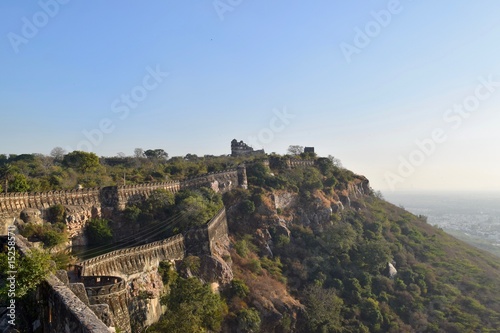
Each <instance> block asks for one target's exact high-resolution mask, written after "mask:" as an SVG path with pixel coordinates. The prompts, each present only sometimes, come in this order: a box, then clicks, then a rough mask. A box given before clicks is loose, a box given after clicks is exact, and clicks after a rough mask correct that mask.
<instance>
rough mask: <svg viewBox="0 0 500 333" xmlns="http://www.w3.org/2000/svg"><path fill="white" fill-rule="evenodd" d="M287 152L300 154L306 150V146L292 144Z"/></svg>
mask: <svg viewBox="0 0 500 333" xmlns="http://www.w3.org/2000/svg"><path fill="white" fill-rule="evenodd" d="M287 152H288V154H290V155H295V156H298V155H300V154H302V153H303V152H304V147H303V146H298V145H291V146H288V150H287Z"/></svg>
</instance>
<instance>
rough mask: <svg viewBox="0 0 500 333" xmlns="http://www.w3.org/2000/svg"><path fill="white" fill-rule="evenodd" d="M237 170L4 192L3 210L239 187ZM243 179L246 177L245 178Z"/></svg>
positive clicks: (117, 203)
mask: <svg viewBox="0 0 500 333" xmlns="http://www.w3.org/2000/svg"><path fill="white" fill-rule="evenodd" d="M238 181H239V178H238V171H237V170H236V169H230V170H225V171H222V172H212V173H208V174H205V175H202V176H198V177H194V178H190V179H186V180H183V181H169V182H155V183H147V184H137V185H123V186H108V187H98V188H84V189H75V190H67V191H49V192H29V193H27V192H25V193H18V192H15V193H0V212H9V213H19V212H21V211H22V210H23V209H25V208H36V209H39V210H43V209H47V208H49V207H51V206H54V205H56V204H61V205H68V206H97V205H100V206H106V207H117V208H123V207H124V206H125V205H126V204H127V203H128V202H134V201H140V200H143V199H144V198H147V197H148V196H149V195H150V194H151V192H153V191H155V190H158V189H162V190H166V191H169V192H172V193H175V192H178V191H179V190H181V189H183V188H196V187H201V186H209V187H211V188H212V189H213V190H215V191H216V192H226V191H228V190H230V189H232V188H235V187H237V186H239V182H238ZM242 181H243V180H242Z"/></svg>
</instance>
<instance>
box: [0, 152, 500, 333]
mask: <svg viewBox="0 0 500 333" xmlns="http://www.w3.org/2000/svg"><path fill="white" fill-rule="evenodd" d="M68 155H70V156H69V157H67V156H68ZM68 155H65V156H64V157H62V158H61V159H56V158H52V159H48V158H47V157H43V158H42V157H41V156H36V155H26V156H24V157H21V158H19V157H15V158H14V159H13V160H10V161H9V163H8V165H9V167H8V168H6V167H5V166H6V163H5V164H4V169H3V170H4V171H5V170H7V171H9V173H8V175H9V176H8V178H7V177H4V178H6V179H7V180H8V181H9V184H7V186H8V187H9V188H11V186H14V185H12V184H16V185H15V186H16V188H17V189H20V190H25V191H26V190H28V189H34V188H37V189H40V188H42V189H45V190H59V189H71V188H74V187H75V186H76V185H77V184H80V185H82V184H83V185H82V186H84V187H90V186H97V185H99V186H106V185H117V184H122V182H123V183H125V184H134V183H143V182H144V181H148V180H149V181H150V182H151V181H152V182H154V181H175V180H183V179H186V178H189V177H193V176H199V175H202V174H204V173H207V172H214V171H223V170H226V169H228V168H235V167H237V166H241V165H242V163H245V164H246V175H247V182H248V186H246V185H245V186H244V187H239V188H233V189H232V190H230V191H225V193H224V194H223V195H221V194H220V193H216V192H214V190H213V189H211V188H201V189H199V190H189V191H180V192H178V193H175V195H174V194H172V193H170V194H169V193H166V192H164V191H161V190H158V191H153V192H151V194H150V196H149V197H148V198H146V199H144V200H142V201H134V202H130V203H129V204H127V206H126V207H124V208H123V209H122V210H121V211H120V212H118V213H115V214H118V215H115V216H114V217H113V219H115V221H109V222H110V224H109V226H105V227H106V228H109V232H110V235H109V237H111V238H112V237H116V235H117V234H120V232H121V233H123V232H124V230H126V229H127V224H130V225H135V226H136V227H135V228H136V229H135V230H137V233H139V232H140V230H142V229H147V228H159V226H161V221H162V220H163V219H168V216H169V215H172V214H174V215H175V214H184V212H189V219H188V220H189V221H188V222H186V223H185V225H169V226H167V229H165V230H163V229H161V230H163V231H162V233H159V232H158V236H160V234H161V237H168V236H170V235H173V234H175V233H176V232H180V231H182V228H190V227H192V226H193V225H202V224H203V223H205V222H206V220H207V219H209V218H211V216H213V214H214V213H215V212H216V211H218V209H219V208H220V207H221V205H222V204H224V206H225V209H226V211H227V223H228V228H229V234H228V236H229V241H228V243H227V244H222V245H221V248H218V249H215V250H214V251H215V252H216V253H217V260H218V261H214V262H215V263H216V265H219V264H217V262H218V263H220V265H219V266H217V270H214V271H212V272H207V271H206V269H205V268H206V267H207V266H206V258H204V257H202V256H196V255H189V256H187V257H185V258H183V259H182V260H178V261H175V262H174V263H172V262H170V263H168V262H165V263H164V264H162V265H160V267H159V269H158V274H159V275H160V276H161V280H163V284H158V281H156V280H155V281H156V282H155V283H156V284H157V289H158V285H159V286H160V287H161V288H160V289H162V290H160V291H158V290H156V289H155V292H160V294H163V296H162V304H163V305H164V306H165V307H167V308H168V309H167V311H166V314H165V316H163V317H162V318H161V319H160V322H159V323H157V324H155V325H153V326H151V327H149V329H148V332H163V331H172V332H194V331H203V332H204V331H207V329H210V330H211V331H222V332H497V328H498V327H500V263H499V262H498V258H496V257H494V256H492V255H491V254H488V253H486V252H483V251H481V250H478V249H476V248H473V247H471V246H469V245H467V244H465V243H464V242H462V241H459V240H457V239H455V238H453V237H452V236H450V235H448V234H446V233H445V232H443V231H442V230H440V229H438V228H435V227H433V226H431V225H429V224H428V223H427V222H426V220H425V217H422V216H415V215H412V214H411V213H409V212H407V211H405V210H404V209H402V208H400V207H396V206H394V205H392V204H390V203H388V202H386V201H385V200H384V199H383V198H382V197H381V195H380V194H378V193H376V192H375V191H374V190H373V189H372V188H371V187H370V185H369V180H368V179H366V178H365V177H363V176H361V175H357V174H354V173H353V172H351V171H349V170H346V169H344V168H342V167H340V166H339V164H338V161H337V160H335V159H334V158H318V157H317V156H315V155H314V153H302V154H297V155H295V156H279V155H276V154H271V155H263V154H261V153H259V154H252V155H248V156H245V155H242V156H237V157H229V156H221V157H215V156H204V157H198V156H195V155H186V156H185V157H177V158H171V159H167V158H165V156H161V154H158V155H154V156H153V155H151V156H152V157H143V156H141V157H130V158H100V159H99V158H97V157H96V156H95V157H94V155H93V154H89V153H82V152H78V153H76V154H75V153H70V154H68ZM30 156H31V157H30ZM44 158H45V160H46V165H45V166H44V168H42V166H43V165H42V162H43V161H44ZM9 159H10V158H9ZM4 174H5V172H4ZM20 174H22V176H23V177H24V179H21V178H22V177H21V176H18V175H20ZM58 175H59V176H58ZM124 175H125V177H124ZM21 185H22V186H21ZM19 186H21V187H20V188H19ZM23 186H24V187H23ZM37 186H38V187H37ZM53 213H54V214H56V213H57V211H54V212H53ZM59 213H60V212H59ZM100 221H101V220H100ZM100 223H103V224H102V225H101V226H100V227H103V226H104V225H105V224H106V223H107V222H106V223H105V221H104V222H103V221H101V222H100ZM63 224H64V223H61V222H59V223H56V224H55V225H54V230H52V233H51V235H52V236H51V238H50V239H51V240H54V237H55V236H54V233H56V234H57V231H58V230H59V231H61V232H64V229H65V227H64V225H63ZM56 227H57V228H56ZM155 230H160V229H155ZM101 236H102V235H101ZM109 237H108V238H109ZM111 238H110V239H111ZM110 239H108V241H110ZM115 240H116V239H115ZM60 241H65V239H64V237H63V238H62V239H61V240H60ZM200 264H201V266H200ZM200 267H201V268H202V269H200ZM204 267H205V268H204ZM221 267H222V268H221ZM215 271H217V274H218V276H216V277H215V280H218V282H217V283H216V284H215V285H213V286H212V289H214V290H218V293H213V292H212V291H211V289H210V288H209V287H208V284H207V282H210V281H212V280H213V279H212V278H208V279H207V278H206V277H207V273H208V275H211V276H212V277H213V275H214V274H213V272H215ZM200 309H204V311H201V310H200ZM188 318H189V319H188Z"/></svg>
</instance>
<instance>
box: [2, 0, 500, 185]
mask: <svg viewBox="0 0 500 333" xmlns="http://www.w3.org/2000/svg"><path fill="white" fill-rule="evenodd" d="M60 2H61V3H59V2H56V0H41V1H39V2H37V1H27V0H4V1H2V2H1V3H0V37H1V41H0V78H1V79H0V117H1V118H0V119H1V124H2V126H1V129H0V142H1V144H0V153H6V154H9V153H17V154H19V153H44V154H48V153H49V152H50V150H51V149H52V148H54V147H56V146H61V147H63V148H65V149H67V150H70V149H71V150H75V149H77V148H87V147H88V148H90V149H91V150H92V151H94V152H95V153H97V154H98V155H105V156H114V155H116V154H117V153H118V152H123V153H125V154H127V155H132V153H133V150H134V148H137V147H141V148H144V149H149V148H162V149H164V150H165V151H167V152H168V153H169V154H170V156H176V155H185V154H187V153H195V154H200V155H203V154H216V155H219V154H226V153H229V152H230V147H229V143H230V141H231V140H232V139H233V138H237V139H239V140H244V141H251V143H252V144H253V146H254V148H258V149H260V148H262V147H263V148H264V149H265V150H266V151H267V152H273V151H275V152H278V153H285V152H286V149H287V147H288V145H291V144H297V145H303V146H314V147H316V151H317V153H319V154H320V155H328V154H332V155H334V156H336V157H338V158H340V159H341V160H342V162H343V164H344V165H345V166H346V167H347V168H349V169H352V170H353V171H355V172H357V173H360V174H365V175H366V176H367V177H368V178H369V179H370V180H371V183H372V186H373V187H374V188H375V189H381V190H390V189H391V188H394V189H396V190H404V189H423V190H431V189H432V190H450V189H462V190H500V175H499V172H498V170H499V169H500V168H499V166H500V153H499V149H498V147H499V144H500V130H499V129H500V112H499V111H500V110H499V108H498V105H499V103H500V86H499V85H498V84H497V85H495V84H493V85H491V84H490V86H488V87H480V85H481V81H480V80H479V78H480V77H483V78H484V79H485V80H488V77H490V80H493V81H498V82H500V61H499V59H500V47H499V41H500V21H499V20H498V13H499V12H500V2H498V1H493V0H489V1H475V2H472V1H451V0H448V1H440V2H435V1H432V2H431V1H415V0H414V1H408V0H406V1H404V0H401V1H400V2H399V5H398V4H396V3H395V2H394V1H378V0H377V1H331V0H328V1H327V0H317V1H290V0H288V1H285V0H276V1H249V0H242V1H239V2H238V1H236V0H232V1H229V0H219V1H213V0H196V1H147V2H139V1H129V0H120V1H118V0H109V1H91V2H89V1H77V0H64V1H63V0H60ZM231 3H232V4H231ZM44 4H45V5H44ZM55 4H57V5H55ZM216 6H217V8H216ZM380 11H383V12H380ZM391 11H392V12H391ZM372 12H378V13H382V14H380V17H379V21H380V22H381V23H377V21H376V20H375V17H374V15H373V13H372ZM384 13H385V14H387V13H389V14H390V18H389V17H388V16H387V15H385V16H384ZM33 28H34V29H35V30H33ZM358 29H359V30H358ZM367 29H368V32H369V35H371V36H367V37H366V36H365V40H362V39H363V38H362V37H359V33H358V32H359V31H364V32H363V33H366V31H367ZM370 29H371V30H370ZM356 38H357V39H358V40H357V41H356V40H355V39H356ZM366 39H368V42H367V40H366ZM356 42H357V44H356ZM363 43H364V44H363ZM347 44H349V45H350V46H349V47H350V48H349V47H348V49H349V50H351V51H352V50H354V48H356V52H355V53H352V54H350V56H347V57H346V55H345V54H346V53H345V50H346V45H347ZM365 44H367V45H365ZM356 45H357V46H356ZM343 50H344V51H343ZM347 58H349V60H350V61H348V59H347ZM157 70H159V71H160V72H162V73H167V72H168V76H166V75H164V74H161V76H159V77H158V75H157V80H155V79H154V78H153V77H152V76H151V75H150V74H149V72H153V71H157ZM145 87H147V89H146V88H145ZM477 89H479V91H480V93H481V96H483V97H482V99H481V100H480V103H479V105H477V106H474V105H473V102H474V98H472V99H471V98H470V97H471V96H474V94H475V92H476V90H477ZM488 89H490V90H491V91H490V90H488ZM133 93H135V97H130V98H132V100H129V102H128V103H129V104H127V102H126V100H125V99H123V98H126V95H129V96H131V95H133ZM144 93H145V94H144ZM486 95H488V96H486ZM124 96H125V97H124ZM134 98H136V100H134ZM465 100H468V101H469V102H471V103H472V104H471V105H473V106H474V110H473V111H471V112H469V113H467V116H462V115H463V114H464V113H462V114H459V113H456V112H455V111H453V112H454V113H447V110H448V109H449V108H453V106H454V104H463V103H464V101H465ZM476 101H477V99H476ZM130 103H132V104H130ZM127 105H128V106H127ZM285 111H286V113H288V114H291V115H293V118H292V117H291V116H290V118H285V122H283V120H281V119H279V118H277V116H276V114H277V113H278V114H281V115H282V114H283V113H284V112H285ZM450 112H451V111H450ZM457 117H459V118H457ZM100 126H102V127H103V128H102V129H104V132H103V131H102V129H100V128H99V127H100ZM436 128H441V129H442V130H443V133H444V134H443V133H441V136H439V137H440V138H441V139H442V138H443V136H445V137H446V140H440V142H438V143H435V144H434V145H435V147H434V148H432V147H431V146H427V147H428V151H427V152H428V155H425V156H424V157H423V158H422V156H421V154H423V153H418V152H415V151H416V150H419V149H420V151H422V148H419V147H418V146H417V145H416V143H415V141H416V140H425V139H429V138H432V132H433V130H434V129H436ZM85 131H87V132H88V133H92V135H93V136H92V140H93V143H89V141H90V140H89V139H88V138H87V137H86V136H85V134H84V132H85ZM98 131H99V132H98ZM252 137H254V138H255V139H252ZM423 150H425V149H423ZM412 154H413V155H412ZM419 154H420V155H419ZM411 156H413V162H408V163H410V164H411V167H410V169H411V170H410V171H408V170H407V169H408V166H406V169H405V167H404V166H403V167H402V166H401V164H404V162H401V160H400V158H403V159H407V160H409V158H410V157H411ZM412 163H413V164H412Z"/></svg>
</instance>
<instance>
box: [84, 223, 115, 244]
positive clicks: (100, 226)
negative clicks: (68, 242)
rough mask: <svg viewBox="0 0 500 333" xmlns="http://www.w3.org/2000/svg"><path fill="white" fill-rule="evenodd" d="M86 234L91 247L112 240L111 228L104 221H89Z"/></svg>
mask: <svg viewBox="0 0 500 333" xmlns="http://www.w3.org/2000/svg"><path fill="white" fill-rule="evenodd" d="M86 233H87V238H88V241H89V244H91V245H102V244H107V243H109V242H110V241H111V240H112V239H113V233H112V231H111V227H110V226H109V225H108V220H106V219H91V220H90V221H89V223H88V225H87V228H86Z"/></svg>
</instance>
